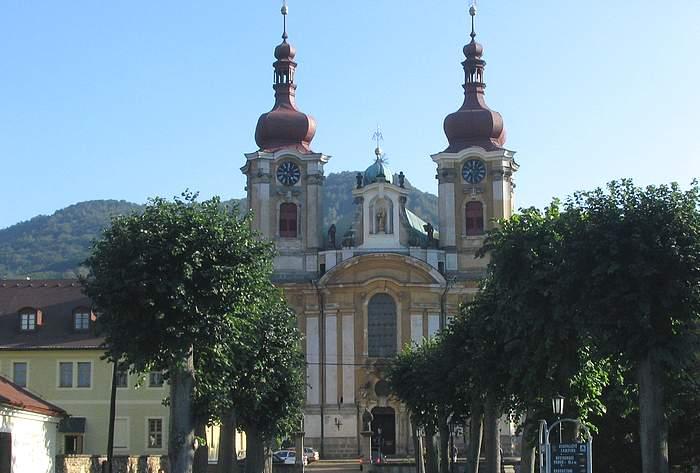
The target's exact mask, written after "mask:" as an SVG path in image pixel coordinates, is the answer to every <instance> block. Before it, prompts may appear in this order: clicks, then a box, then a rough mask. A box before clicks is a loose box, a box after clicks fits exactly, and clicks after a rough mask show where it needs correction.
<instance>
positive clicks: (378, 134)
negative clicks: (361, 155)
mask: <svg viewBox="0 0 700 473" xmlns="http://www.w3.org/2000/svg"><path fill="white" fill-rule="evenodd" d="M372 139H373V140H374V141H376V142H377V147H376V148H374V155H375V156H376V157H377V160H380V159H382V148H381V147H380V146H379V142H380V141H384V135H382V130H381V129H380V128H379V124H378V123H377V131H375V132H374V134H373V135H372Z"/></svg>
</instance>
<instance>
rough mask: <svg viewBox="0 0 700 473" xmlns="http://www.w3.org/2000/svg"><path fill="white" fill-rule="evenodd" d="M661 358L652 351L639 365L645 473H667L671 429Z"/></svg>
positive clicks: (640, 411)
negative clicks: (665, 403) (665, 412)
mask: <svg viewBox="0 0 700 473" xmlns="http://www.w3.org/2000/svg"><path fill="white" fill-rule="evenodd" d="M663 384H664V379H663V373H662V368H661V363H660V360H659V358H658V357H657V356H656V353H655V352H654V351H650V352H649V353H648V354H647V356H646V358H644V359H643V360H642V361H641V363H640V365H639V440H640V444H641V448H642V473H668V425H667V423H666V417H665V415H664V387H663Z"/></svg>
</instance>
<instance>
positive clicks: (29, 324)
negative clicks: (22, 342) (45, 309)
mask: <svg viewBox="0 0 700 473" xmlns="http://www.w3.org/2000/svg"><path fill="white" fill-rule="evenodd" d="M19 328H20V330H21V331H23V332H31V331H33V330H36V311H34V310H23V311H22V312H20V314H19Z"/></svg>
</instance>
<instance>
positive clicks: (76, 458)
mask: <svg viewBox="0 0 700 473" xmlns="http://www.w3.org/2000/svg"><path fill="white" fill-rule="evenodd" d="M106 460H107V457H106V456H98V455H57V456H56V473H101V472H102V462H103V461H106ZM113 467H114V472H113V473H167V471H168V457H167V456H140V457H137V456H133V457H128V456H115V457H114V459H113Z"/></svg>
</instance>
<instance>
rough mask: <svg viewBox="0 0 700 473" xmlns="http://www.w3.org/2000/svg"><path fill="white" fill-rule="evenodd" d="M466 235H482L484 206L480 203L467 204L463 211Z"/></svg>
mask: <svg viewBox="0 0 700 473" xmlns="http://www.w3.org/2000/svg"><path fill="white" fill-rule="evenodd" d="M465 221H466V223H467V235H483V234H484V206H483V204H482V203H481V202H469V203H467V207H466V211H465Z"/></svg>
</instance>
